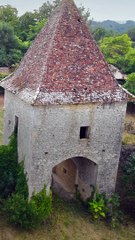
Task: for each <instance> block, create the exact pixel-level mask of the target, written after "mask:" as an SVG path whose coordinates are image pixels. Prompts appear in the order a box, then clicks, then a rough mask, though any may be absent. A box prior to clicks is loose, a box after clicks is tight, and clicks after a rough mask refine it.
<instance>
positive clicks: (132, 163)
mask: <svg viewBox="0 0 135 240" xmlns="http://www.w3.org/2000/svg"><path fill="white" fill-rule="evenodd" d="M123 180H124V183H125V184H126V187H127V194H129V195H130V196H133V197H134V198H135V154H133V155H132V156H131V158H130V160H129V162H128V163H127V165H126V167H125V174H124V178H123ZM134 200H135V199H134Z"/></svg>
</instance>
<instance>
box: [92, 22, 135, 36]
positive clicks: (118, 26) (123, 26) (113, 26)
mask: <svg viewBox="0 0 135 240" xmlns="http://www.w3.org/2000/svg"><path fill="white" fill-rule="evenodd" d="M92 27H93V28H98V27H103V28H105V29H107V30H112V31H115V32H118V33H120V34H122V33H124V32H127V31H128V30H129V29H130V28H133V27H135V21H130V20H128V21H126V23H118V22H115V21H112V20H105V21H103V22H96V21H93V22H92Z"/></svg>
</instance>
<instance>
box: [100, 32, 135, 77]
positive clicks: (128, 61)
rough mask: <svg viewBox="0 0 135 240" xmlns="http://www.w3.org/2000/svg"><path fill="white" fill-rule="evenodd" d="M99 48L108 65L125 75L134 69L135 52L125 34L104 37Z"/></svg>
mask: <svg viewBox="0 0 135 240" xmlns="http://www.w3.org/2000/svg"><path fill="white" fill-rule="evenodd" d="M100 48H101V51H102V52H103V54H104V56H105V58H106V60H107V62H108V63H110V64H113V65H115V66H116V67H118V68H120V69H121V70H123V71H124V72H125V73H131V72H132V71H133V69H134V67H135V65H134V63H135V60H134V58H135V50H134V49H133V48H132V41H131V39H130V38H129V36H128V35H127V34H123V35H121V36H115V37H105V38H104V39H103V40H101V41H100Z"/></svg>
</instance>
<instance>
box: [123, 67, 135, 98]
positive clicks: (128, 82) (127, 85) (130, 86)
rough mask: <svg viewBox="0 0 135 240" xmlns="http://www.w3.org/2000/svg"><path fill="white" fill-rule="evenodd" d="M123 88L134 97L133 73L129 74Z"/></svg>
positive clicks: (134, 78) (134, 82)
mask: <svg viewBox="0 0 135 240" xmlns="http://www.w3.org/2000/svg"><path fill="white" fill-rule="evenodd" d="M124 87H125V88H126V89H127V90H128V91H129V92H131V93H132V94H134V95H135V73H134V72H133V73H131V74H129V75H128V77H127V80H126V83H125V84H124Z"/></svg>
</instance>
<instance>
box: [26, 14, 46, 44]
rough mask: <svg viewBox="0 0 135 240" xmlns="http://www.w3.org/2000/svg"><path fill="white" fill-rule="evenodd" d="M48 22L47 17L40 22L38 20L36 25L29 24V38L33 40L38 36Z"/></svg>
mask: <svg viewBox="0 0 135 240" xmlns="http://www.w3.org/2000/svg"><path fill="white" fill-rule="evenodd" d="M46 22H47V19H43V20H41V21H40V22H37V23H36V24H35V25H34V26H33V25H30V26H29V33H28V35H27V40H28V41H32V40H34V38H35V37H36V36H37V34H38V33H39V32H40V30H41V29H42V27H43V26H45V24H46Z"/></svg>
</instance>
